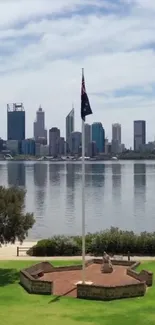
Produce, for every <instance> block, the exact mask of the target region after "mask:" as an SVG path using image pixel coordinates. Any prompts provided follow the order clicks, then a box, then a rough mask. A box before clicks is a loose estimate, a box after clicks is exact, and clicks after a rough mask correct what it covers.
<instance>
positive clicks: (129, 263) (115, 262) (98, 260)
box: [93, 258, 140, 267]
mask: <svg viewBox="0 0 155 325" xmlns="http://www.w3.org/2000/svg"><path fill="white" fill-rule="evenodd" d="M93 263H96V264H102V263H103V259H102V258H94V259H93ZM111 263H112V264H113V265H122V266H130V267H132V266H134V265H135V267H137V266H138V265H139V264H140V262H135V261H123V260H116V259H111Z"/></svg>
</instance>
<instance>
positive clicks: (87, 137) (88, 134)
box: [85, 123, 91, 156]
mask: <svg viewBox="0 0 155 325" xmlns="http://www.w3.org/2000/svg"><path fill="white" fill-rule="evenodd" d="M90 142H91V126H90V124H87V123H85V155H86V156H88V153H89V144H90Z"/></svg>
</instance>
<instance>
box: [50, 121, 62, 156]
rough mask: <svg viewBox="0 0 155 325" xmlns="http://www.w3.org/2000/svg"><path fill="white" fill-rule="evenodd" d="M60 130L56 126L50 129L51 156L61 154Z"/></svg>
mask: <svg viewBox="0 0 155 325" xmlns="http://www.w3.org/2000/svg"><path fill="white" fill-rule="evenodd" d="M59 141H60V130H59V129H58V128H56V127H54V128H51V129H50V130H49V154H50V155H51V156H54V157H56V156H58V155H59Z"/></svg>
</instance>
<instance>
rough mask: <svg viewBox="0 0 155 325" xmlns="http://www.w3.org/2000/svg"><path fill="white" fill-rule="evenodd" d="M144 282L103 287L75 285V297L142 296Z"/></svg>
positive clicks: (96, 298) (91, 298) (98, 298)
mask: <svg viewBox="0 0 155 325" xmlns="http://www.w3.org/2000/svg"><path fill="white" fill-rule="evenodd" d="M145 292H146V284H145V282H140V283H138V284H132V285H126V286H114V287H105V286H104V287H103V286H94V285H83V284H78V285H77V298H80V299H90V300H114V299H121V298H131V297H140V296H144V294H145Z"/></svg>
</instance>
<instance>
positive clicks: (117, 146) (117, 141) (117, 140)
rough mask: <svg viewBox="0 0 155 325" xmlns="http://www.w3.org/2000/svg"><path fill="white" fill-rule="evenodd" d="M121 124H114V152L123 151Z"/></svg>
mask: <svg viewBox="0 0 155 325" xmlns="http://www.w3.org/2000/svg"><path fill="white" fill-rule="evenodd" d="M121 151H122V146H121V124H119V123H115V124H112V152H113V153H116V154H117V153H121Z"/></svg>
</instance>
